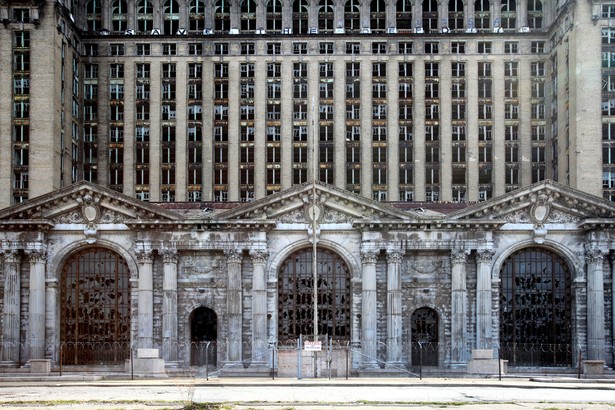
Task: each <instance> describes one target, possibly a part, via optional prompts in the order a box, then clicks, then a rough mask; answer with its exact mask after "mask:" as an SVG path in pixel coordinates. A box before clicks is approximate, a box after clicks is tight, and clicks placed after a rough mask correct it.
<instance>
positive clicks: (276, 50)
mask: <svg viewBox="0 0 615 410" xmlns="http://www.w3.org/2000/svg"><path fill="white" fill-rule="evenodd" d="M267 54H269V55H278V54H282V44H281V43H267Z"/></svg>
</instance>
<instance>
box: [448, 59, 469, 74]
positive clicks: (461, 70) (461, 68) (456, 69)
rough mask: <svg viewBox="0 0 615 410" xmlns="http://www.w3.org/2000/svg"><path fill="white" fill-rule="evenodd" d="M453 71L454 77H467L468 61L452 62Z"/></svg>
mask: <svg viewBox="0 0 615 410" xmlns="http://www.w3.org/2000/svg"><path fill="white" fill-rule="evenodd" d="M451 71H452V76H453V77H465V76H466V63H463V62H459V63H456V62H453V63H451Z"/></svg>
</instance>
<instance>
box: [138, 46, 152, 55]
mask: <svg viewBox="0 0 615 410" xmlns="http://www.w3.org/2000/svg"><path fill="white" fill-rule="evenodd" d="M137 55H138V56H149V55H151V47H150V45H149V44H137Z"/></svg>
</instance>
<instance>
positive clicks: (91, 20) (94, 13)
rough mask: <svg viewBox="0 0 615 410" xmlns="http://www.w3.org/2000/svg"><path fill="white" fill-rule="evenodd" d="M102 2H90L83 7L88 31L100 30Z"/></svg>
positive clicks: (93, 0)
mask: <svg viewBox="0 0 615 410" xmlns="http://www.w3.org/2000/svg"><path fill="white" fill-rule="evenodd" d="M101 1H102V0H90V1H89V2H88V3H87V5H86V6H85V14H86V19H87V21H88V30H89V31H99V30H101V29H102V14H101V10H100V4H101Z"/></svg>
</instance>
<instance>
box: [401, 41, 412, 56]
mask: <svg viewBox="0 0 615 410" xmlns="http://www.w3.org/2000/svg"><path fill="white" fill-rule="evenodd" d="M398 49H399V54H412V42H409V41H402V42H400V43H399V46H398Z"/></svg>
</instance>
